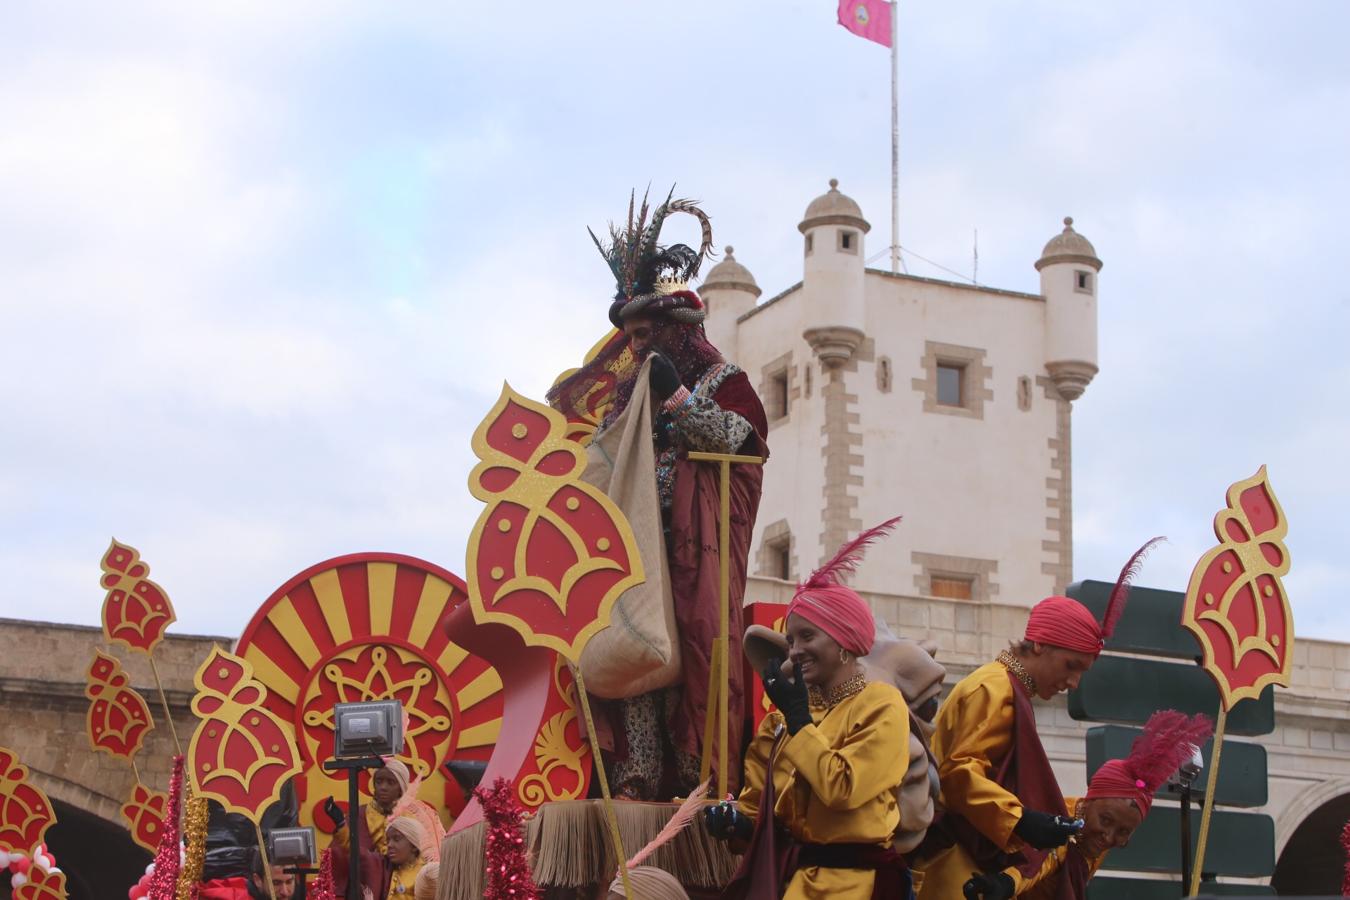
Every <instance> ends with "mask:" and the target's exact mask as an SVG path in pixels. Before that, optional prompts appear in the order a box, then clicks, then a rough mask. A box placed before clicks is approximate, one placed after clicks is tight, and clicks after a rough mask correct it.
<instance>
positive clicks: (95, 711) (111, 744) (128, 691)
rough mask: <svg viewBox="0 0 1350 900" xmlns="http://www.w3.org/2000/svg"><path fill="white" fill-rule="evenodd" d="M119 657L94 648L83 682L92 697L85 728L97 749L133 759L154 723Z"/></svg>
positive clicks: (85, 691)
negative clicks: (118, 659)
mask: <svg viewBox="0 0 1350 900" xmlns="http://www.w3.org/2000/svg"><path fill="white" fill-rule="evenodd" d="M129 682H130V679H129V678H128V677H127V673H126V672H124V671H122V664H121V663H120V662H118V661H117V658H116V657H113V656H109V655H108V654H106V653H104V652H103V651H101V650H95V651H94V661H93V662H92V663H90V665H89V672H88V675H87V677H86V681H85V686H84V695H85V696H86V697H88V698H89V713H88V715H87V716H86V728H87V730H88V733H89V743H90V744H92V745H93V747H94V749H95V750H102V751H104V752H106V753H110V754H112V755H113V756H120V757H122V758H123V759H127V760H129V759H131V758H132V757H133V756H135V755H136V753H137V752H138V751H139V750H140V749H141V746H142V745H143V744H144V743H145V736H146V734H147V733H149V732H150V730H151V729H153V728H154V727H155V725H154V722H153V721H152V720H151V718H150V708H149V707H148V706H147V705H146V703H145V699H144V698H143V697H142V696H141V695H140V694H139V693H138V692H137V691H135V690H134V689H132V688H131V687H130V685H129Z"/></svg>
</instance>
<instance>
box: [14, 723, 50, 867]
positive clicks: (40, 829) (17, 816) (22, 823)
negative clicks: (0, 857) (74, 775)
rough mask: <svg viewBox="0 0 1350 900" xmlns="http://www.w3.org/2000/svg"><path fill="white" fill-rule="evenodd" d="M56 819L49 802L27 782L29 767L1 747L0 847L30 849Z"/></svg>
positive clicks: (40, 841)
mask: <svg viewBox="0 0 1350 900" xmlns="http://www.w3.org/2000/svg"><path fill="white" fill-rule="evenodd" d="M55 823H56V813H55V812H54V811H53V810H52V802H51V801H50V800H48V799H47V795H46V794H45V793H43V792H42V789H41V788H39V787H36V786H35V785H32V784H30V783H29V782H28V767H27V766H25V765H24V764H23V763H21V762H19V756H18V754H17V753H15V752H14V751H13V750H10V749H8V748H5V747H0V851H4V852H6V853H31V852H32V851H33V848H34V847H36V846H37V845H38V844H40V843H42V840H43V835H45V834H46V833H47V829H48V828H50V827H51V826H52V825H53V824H55Z"/></svg>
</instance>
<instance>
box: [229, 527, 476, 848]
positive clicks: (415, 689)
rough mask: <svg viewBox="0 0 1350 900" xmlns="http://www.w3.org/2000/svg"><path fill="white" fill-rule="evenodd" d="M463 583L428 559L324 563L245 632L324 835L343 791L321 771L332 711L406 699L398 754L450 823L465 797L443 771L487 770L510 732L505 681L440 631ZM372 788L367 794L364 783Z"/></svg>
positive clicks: (313, 819) (370, 556) (381, 556)
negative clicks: (455, 763) (457, 762)
mask: <svg viewBox="0 0 1350 900" xmlns="http://www.w3.org/2000/svg"><path fill="white" fill-rule="evenodd" d="M466 599H467V593H466V591H465V589H464V582H463V581H462V580H460V579H459V578H458V577H456V576H455V575H452V574H451V573H450V572H447V571H446V570H444V569H442V568H440V567H439V566H435V565H432V564H431V563H428V562H425V561H423V560H420V559H416V558H414V557H410V556H401V555H397V554H390V553H362V554H354V555H351V556H344V557H339V558H337V559H333V560H329V561H327V562H323V563H319V564H318V565H315V566H312V567H310V568H309V569H306V570H305V571H303V572H301V573H299V574H298V575H296V576H295V577H293V578H291V579H290V580H289V581H287V582H286V583H285V584H284V585H282V586H281V587H280V588H279V589H278V590H277V591H276V592H274V593H273V594H272V596H271V597H270V598H269V599H268V600H267V602H265V603H264V604H263V605H262V607H261V608H260V609H259V611H258V613H257V614H256V615H255V616H254V617H253V620H252V621H251V622H250V623H249V624H248V626H247V627H246V628H245V629H244V634H243V636H242V637H241V638H240V641H239V644H238V647H237V648H236V650H237V652H238V654H239V655H240V656H241V657H243V658H244V659H245V660H247V661H248V662H249V663H250V664H251V665H252V666H253V667H254V673H255V677H256V678H257V679H258V680H259V681H261V682H262V683H263V684H264V685H266V687H267V689H268V695H267V699H266V700H265V701H264V703H265V705H266V706H267V708H268V709H269V710H271V711H272V712H273V713H275V714H276V715H278V716H279V717H281V718H282V719H285V720H286V721H287V722H289V723H291V724H292V725H293V726H294V728H295V732H296V736H297V739H298V746H299V750H300V758H301V764H302V765H303V767H304V770H303V774H302V776H301V778H300V779H299V780H298V782H297V790H298V792H299V794H300V799H301V804H302V810H301V816H302V821H303V822H304V823H305V824H309V823H314V824H317V825H319V826H320V827H321V828H324V827H326V826H327V825H328V824H329V823H328V822H327V819H326V817H324V816H323V815H322V813H321V811H320V810H321V807H322V803H323V800H324V798H326V797H328V796H329V795H330V794H333V793H335V792H338V791H341V790H343V788H342V785H341V784H339V782H338V781H337V780H335V777H334V776H333V775H331V774H329V773H327V772H324V771H323V770H322V769H321V768H319V766H320V764H321V763H322V762H323V761H324V760H326V759H328V758H330V757H331V756H332V750H333V725H332V706H333V704H334V703H338V702H349V701H356V700H379V699H390V698H392V699H398V700H400V701H402V703H403V706H404V709H405V710H406V711H407V713H408V719H409V721H408V733H407V735H406V738H407V740H406V744H405V748H404V752H403V753H402V754H401V755H400V758H401V759H403V761H404V762H406V763H407V764H408V766H409V768H410V769H411V770H412V771H413V774H414V775H420V776H422V787H421V788H420V790H419V793H418V796H420V797H421V798H422V799H423V800H425V801H427V802H428V803H430V804H432V805H433V806H435V807H437V808H443V807H448V808H449V811H450V813H451V814H457V813H458V812H459V809H460V808H462V806H463V803H464V798H463V795H462V793H461V792H460V790H459V789H458V787H457V786H456V785H455V784H454V782H453V779H451V778H450V777H449V776H448V775H447V773H446V772H445V770H444V768H443V766H444V764H445V763H446V762H448V761H449V760H451V759H469V760H480V761H484V760H486V759H487V758H488V757H489V755H490V754H491V752H492V748H493V745H494V744H495V743H496V741H497V737H498V735H499V733H500V730H501V716H502V695H501V679H500V678H499V677H498V675H497V672H496V670H495V669H493V668H492V667H490V666H489V665H488V664H487V663H485V662H484V661H483V660H481V659H478V658H477V657H473V656H470V655H469V654H468V653H467V652H466V651H465V650H464V649H463V648H461V647H459V646H458V645H456V644H454V643H453V642H451V641H450V639H449V638H448V637H447V635H446V633H445V630H444V629H443V628H440V627H438V626H439V624H440V622H441V620H442V619H443V618H444V617H445V616H446V615H447V614H449V612H450V611H451V610H452V609H454V608H455V607H456V606H458V605H460V604H461V603H463V602H465V600H466ZM363 789H365V790H367V791H368V789H369V784H368V781H367V780H366V779H363Z"/></svg>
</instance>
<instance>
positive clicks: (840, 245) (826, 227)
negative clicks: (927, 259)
mask: <svg viewBox="0 0 1350 900" xmlns="http://www.w3.org/2000/svg"><path fill="white" fill-rule="evenodd" d="M871 228H872V226H871V225H869V224H868V222H867V220H866V219H864V218H863V214H862V209H860V208H859V207H858V204H857V203H855V202H854V201H853V198H851V197H848V196H845V195H844V194H841V193H839V180H838V179H836V178H831V179H830V189H829V191H827V192H826V193H824V194H821V195H820V196H819V197H817V198H816V199H814V200H812V201H811V203H810V205H809V206H807V207H806V215H805V216H804V217H803V218H802V221H801V223H800V224H798V225H797V230H798V231H800V232H801V233H802V235H803V238H804V240H803V253H804V254H805V260H804V262H803V265H802V294H803V301H804V302H803V306H804V311H805V312H804V315H805V318H804V320H803V326H804V327H805V331H804V332H803V334H802V337H804V338H805V339H806V342H807V343H808V344H810V345H811V349H812V350H814V351H815V354H816V356H817V357H819V359H820V362H821V364H822V365H823V366H824V367H825V368H826V369H827V370H828V369H831V368H834V367H836V366H839V365H843V364H844V363H846V362H848V361H849V359H851V358H852V356H853V353H854V351H855V350H857V349H858V345H859V344H861V343H862V339H863V324H864V322H865V321H866V309H865V307H864V301H863V298H864V290H863V281H864V278H865V268H866V267H865V265H864V263H865V260H866V255H865V253H864V249H863V235H865V234H867V232H868V231H870V230H871Z"/></svg>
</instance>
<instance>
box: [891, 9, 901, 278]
mask: <svg viewBox="0 0 1350 900" xmlns="http://www.w3.org/2000/svg"><path fill="white" fill-rule="evenodd" d="M899 6H900V3H899V0H891V271H892V272H899V271H900V62H899V53H900V49H899V45H900V41H899V32H900V26H899V24H898V23H899V18H900V16H899Z"/></svg>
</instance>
